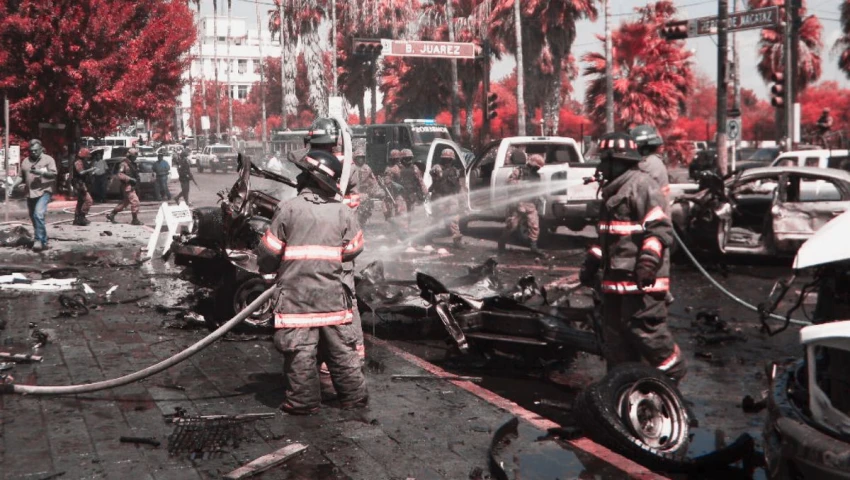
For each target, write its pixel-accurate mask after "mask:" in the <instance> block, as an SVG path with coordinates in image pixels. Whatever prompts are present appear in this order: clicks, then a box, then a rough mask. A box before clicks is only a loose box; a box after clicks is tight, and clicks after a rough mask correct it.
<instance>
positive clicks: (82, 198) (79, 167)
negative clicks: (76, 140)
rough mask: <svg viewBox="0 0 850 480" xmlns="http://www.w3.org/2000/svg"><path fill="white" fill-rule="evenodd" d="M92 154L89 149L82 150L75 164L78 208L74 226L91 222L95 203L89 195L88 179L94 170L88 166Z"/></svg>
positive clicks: (75, 187)
mask: <svg viewBox="0 0 850 480" xmlns="http://www.w3.org/2000/svg"><path fill="white" fill-rule="evenodd" d="M90 157H91V153H90V152H89V149H88V148H81V149H80V151H79V152H78V153H77V161H76V162H74V189H75V190H76V191H77V208H76V209H75V210H74V225H79V226H82V227H84V226H86V225H88V224H89V223H90V222H89V221H88V220H86V215H88V214H89V210H90V209H91V206H92V204H93V203H94V201H93V200H92V198H91V195H90V194H89V188H88V183H89V182H88V179H89V174H90V173H91V171H92V170H93V169H91V168H90V166H89V165H88V164H87V162H88V159H89V158H90Z"/></svg>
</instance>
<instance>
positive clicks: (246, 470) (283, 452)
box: [224, 443, 307, 480]
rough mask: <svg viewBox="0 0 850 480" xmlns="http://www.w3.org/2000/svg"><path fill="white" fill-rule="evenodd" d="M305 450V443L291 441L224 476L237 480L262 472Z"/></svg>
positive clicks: (230, 479)
mask: <svg viewBox="0 0 850 480" xmlns="http://www.w3.org/2000/svg"><path fill="white" fill-rule="evenodd" d="M304 450H307V446H306V445H302V444H300V443H293V444H290V445H287V446H285V447H283V448H281V449H280V450H277V451H275V452H272V453H270V454H268V455H263V456H262V457H260V458H257V459H256V460H253V461H251V462H250V463H248V464H245V465H243V466H241V467H239V468H237V469H236V470H234V471H232V472H230V473H228V474H227V475H225V476H224V478H226V479H229V480H238V479H241V478H247V477H250V476H253V475H257V474H258V473H261V472H264V471H266V470H268V469H270V468H272V467H276V466H278V465H280V464H281V463H284V462H286V461H287V460H289V459H290V458H293V457H295V456H296V455H300V454H301V453H303V452H304Z"/></svg>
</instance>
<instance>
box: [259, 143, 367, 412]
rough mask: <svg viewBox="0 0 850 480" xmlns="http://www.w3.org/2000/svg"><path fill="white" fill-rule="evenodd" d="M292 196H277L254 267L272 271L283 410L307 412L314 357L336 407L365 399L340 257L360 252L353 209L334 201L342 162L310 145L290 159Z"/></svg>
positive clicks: (312, 404)
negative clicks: (325, 372)
mask: <svg viewBox="0 0 850 480" xmlns="http://www.w3.org/2000/svg"><path fill="white" fill-rule="evenodd" d="M295 165H296V166H297V167H298V168H300V169H301V170H302V173H301V174H299V175H298V177H297V182H298V186H299V188H298V196H296V197H295V198H293V199H291V200H287V201H285V202H282V203H281V204H280V205H279V206H278V208H277V211H276V212H275V215H274V218H273V219H272V223H271V226H270V228H269V230H268V231H267V232H266V234H265V235H264V236H263V239H262V241H261V242H260V245H259V247H258V257H257V261H258V265H259V268H260V272H262V273H264V274H267V273H274V272H276V273H277V286H278V288H279V293H278V296H277V299H276V301H275V308H274V311H275V327H276V328H277V329H278V331H277V333H276V334H275V336H274V342H275V346H276V347H277V349H278V350H279V351H281V352H282V353H283V357H284V373H285V375H286V400H285V401H284V402H283V404H282V405H281V407H280V408H281V409H282V410H283V411H285V412H287V413H290V414H312V413H316V412H318V410H319V407H320V403H321V393H320V381H319V369H318V363H317V362H318V356H319V354H320V353H321V355H322V359H323V360H324V361H325V362H326V363H327V366H328V369H329V370H330V375H331V379H332V381H333V386H334V388H335V389H336V392H337V394H338V398H339V401H340V405H341V407H342V408H359V407H364V406H366V405H367V404H368V399H369V397H368V393H367V390H366V381H365V378H364V376H363V372H362V370H361V361H360V359H359V358H358V355H357V351H356V344H357V341H358V335H357V333H356V332H355V328H354V326H353V325H352V320H353V310H352V309H353V295H352V292H351V291H350V289H349V288H348V287H347V286H346V284H345V281H344V279H343V262H351V261H353V260H354V258H355V257H356V256H357V255H359V254H360V252H362V251H363V245H364V240H363V232H362V231H361V230H360V225H359V224H358V223H357V218H356V217H355V215H354V212H353V211H352V209H350V208H349V207H347V206H345V205H343V204H342V202H340V201H338V200H337V195H339V194H340V192H341V190H340V187H339V181H340V178H341V176H342V162H340V161H339V159H337V158H336V157H335V156H334V155H333V154H332V153H329V152H326V151H320V150H311V151H309V152H308V154H307V156H305V157H303V158H302V159H300V160H298V161H296V162H295Z"/></svg>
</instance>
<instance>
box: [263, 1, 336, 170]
mask: <svg viewBox="0 0 850 480" xmlns="http://www.w3.org/2000/svg"><path fill="white" fill-rule="evenodd" d="M254 9H255V10H256V12H257V43H258V45H259V50H260V104H261V105H262V107H261V110H262V114H263V153H269V150H268V145H267V144H268V138H269V136H268V125H267V124H266V75H265V69H266V65H265V63H266V57H264V56H263V25H262V24H261V23H260V4H259V3H257V0H254ZM334 78H336V77H334Z"/></svg>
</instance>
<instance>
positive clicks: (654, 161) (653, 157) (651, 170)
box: [629, 125, 670, 215]
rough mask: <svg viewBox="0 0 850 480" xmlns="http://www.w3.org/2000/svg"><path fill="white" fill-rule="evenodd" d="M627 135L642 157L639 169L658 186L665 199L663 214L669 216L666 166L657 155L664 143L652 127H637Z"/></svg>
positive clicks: (668, 187)
mask: <svg viewBox="0 0 850 480" xmlns="http://www.w3.org/2000/svg"><path fill="white" fill-rule="evenodd" d="M629 135H631V137H632V138H633V139H634V141H635V143H636V144H637V146H638V152H640V154H641V156H642V157H643V160H642V161H641V162H640V165H639V167H640V169H641V171H642V172H644V173H646V174H647V175H649V176H650V177H652V179H653V180H655V183H657V184H658V188H659V189H661V194H662V195H664V199H665V202H664V212H665V213H667V214H668V215H669V213H670V205H669V202H668V201H667V200H668V198H669V197H670V177H669V176H668V174H667V165H665V164H664V159H663V158H661V155H660V154H659V150H660V149H661V146H662V145H664V141H663V140H662V139H661V135H659V134H658V130H656V129H655V127H653V126H652V125H638V126H637V127H635V128H633V129H632V130H631V131H630V132H629Z"/></svg>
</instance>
